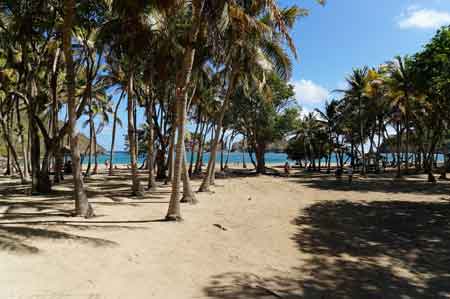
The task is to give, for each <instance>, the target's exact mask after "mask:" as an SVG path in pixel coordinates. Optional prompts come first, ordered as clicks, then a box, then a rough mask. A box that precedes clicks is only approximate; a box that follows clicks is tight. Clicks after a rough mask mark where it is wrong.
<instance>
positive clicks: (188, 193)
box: [180, 145, 198, 204]
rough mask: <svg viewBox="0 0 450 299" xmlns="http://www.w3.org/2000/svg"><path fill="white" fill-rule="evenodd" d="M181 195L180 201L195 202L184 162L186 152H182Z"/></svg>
mask: <svg viewBox="0 0 450 299" xmlns="http://www.w3.org/2000/svg"><path fill="white" fill-rule="evenodd" d="M183 148H184V145H183ZM182 176H183V197H182V198H181V201H180V202H183V203H190V204H196V203H197V202H198V201H197V198H196V197H195V194H194V192H193V191H192V186H191V180H190V179H189V172H188V169H187V163H186V153H183V174H182Z"/></svg>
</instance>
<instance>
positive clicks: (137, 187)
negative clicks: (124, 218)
mask: <svg viewBox="0 0 450 299" xmlns="http://www.w3.org/2000/svg"><path fill="white" fill-rule="evenodd" d="M133 88H134V87H133V74H132V73H131V74H130V76H129V79H128V90H127V92H128V97H127V111H128V142H129V145H130V146H129V152H130V160H131V180H132V187H131V194H132V195H133V196H143V195H144V190H143V188H142V186H141V183H140V182H139V178H138V171H137V161H136V160H137V159H136V134H135V131H136V129H135V123H134V109H133Z"/></svg>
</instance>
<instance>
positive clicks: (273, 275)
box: [0, 173, 450, 299]
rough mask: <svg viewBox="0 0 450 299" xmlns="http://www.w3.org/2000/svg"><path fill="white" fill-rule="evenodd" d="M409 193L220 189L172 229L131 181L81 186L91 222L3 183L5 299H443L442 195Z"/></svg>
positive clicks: (251, 180)
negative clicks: (137, 195)
mask: <svg viewBox="0 0 450 299" xmlns="http://www.w3.org/2000/svg"><path fill="white" fill-rule="evenodd" d="M142 179H145V177H144V176H143V177H142ZM409 180H416V182H415V183H414V186H413V188H412V187H411V185H410V184H409V181H407V180H406V181H402V182H395V183H393V181H392V179H391V178H389V177H386V178H381V177H378V178H377V179H371V178H370V177H369V178H367V179H359V180H358V179H357V180H356V181H355V182H354V183H353V184H352V185H351V186H350V185H348V183H347V182H346V181H345V180H343V181H336V179H335V178H334V177H331V176H326V175H325V174H322V175H317V174H316V175H306V174H301V175H294V176H292V177H290V178H280V177H271V176H248V177H237V178H227V179H219V180H217V186H216V187H215V188H214V192H213V193H208V194H197V197H198V199H199V201H200V203H199V204H198V205H183V206H182V215H183V218H184V221H183V222H181V223H167V222H162V221H161V219H162V218H163V217H164V216H165V213H166V210H167V204H168V200H169V194H170V187H169V186H164V185H161V186H160V187H159V188H158V190H157V191H156V192H152V193H147V195H146V196H145V197H144V198H142V199H130V198H129V197H128V193H129V183H130V181H129V179H128V178H127V174H126V173H119V174H116V175H115V176H114V177H107V176H105V175H98V176H94V177H91V178H89V179H87V180H86V185H87V187H88V191H89V192H88V195H89V197H90V201H91V202H92V203H93V206H94V209H95V211H96V214H97V217H95V218H93V219H89V220H85V219H83V218H75V217H70V216H69V215H70V211H71V210H72V209H73V202H72V201H71V199H70V195H71V194H70V188H69V186H70V180H67V181H66V182H65V183H64V184H63V185H61V186H58V187H56V188H55V189H56V190H57V191H56V192H55V193H54V194H53V195H51V196H46V197H44V196H42V197H39V196H36V197H32V198H31V197H28V196H27V195H25V194H24V193H26V191H24V189H23V188H22V187H21V186H20V185H17V184H16V183H13V182H11V181H8V180H5V179H3V178H2V181H1V183H0V186H1V188H2V197H1V200H0V209H1V211H0V270H1V271H0V289H1V298H7V299H17V298H24V299H25V298H52V299H53V298H77V299H78V298H79V299H82V298H83V299H84V298H89V299H93V298H95V299H100V298H102V299H103V298H105V299H128V298H130V299H131V298H222V299H228V298H229V299H231V298H238V299H239V298H308V299H309V298H449V296H450V285H449V281H450V274H449V272H448V269H449V266H450V261H449V258H448V256H449V253H450V249H449V248H450V246H449V240H450V238H449V237H450V225H449V220H448V219H449V216H450V203H449V198H448V191H449V189H450V185H449V184H448V183H446V182H445V183H439V184H438V185H429V184H426V183H421V182H420V180H423V178H422V177H421V176H418V177H412V178H410V179H409ZM193 184H194V186H198V185H199V181H197V180H195V181H193Z"/></svg>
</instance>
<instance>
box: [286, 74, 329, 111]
mask: <svg viewBox="0 0 450 299" xmlns="http://www.w3.org/2000/svg"><path fill="white" fill-rule="evenodd" d="M291 84H292V85H293V86H294V91H295V98H296V99H297V101H298V102H299V103H300V105H311V104H314V105H317V104H321V103H323V102H325V101H326V100H327V99H328V96H329V94H330V92H329V91H328V90H327V89H326V88H324V87H322V86H320V85H318V84H316V83H314V82H313V81H311V80H304V79H302V80H300V81H294V82H292V83H291Z"/></svg>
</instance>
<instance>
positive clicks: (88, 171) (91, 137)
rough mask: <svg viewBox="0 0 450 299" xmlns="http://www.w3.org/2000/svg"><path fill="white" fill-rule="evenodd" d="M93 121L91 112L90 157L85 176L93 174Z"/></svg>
mask: <svg viewBox="0 0 450 299" xmlns="http://www.w3.org/2000/svg"><path fill="white" fill-rule="evenodd" d="M89 110H91V107H89ZM93 131H94V128H93V121H92V112H89V158H88V165H87V168H86V172H85V174H84V175H85V176H89V175H90V174H91V159H92V147H93V146H92V140H93Z"/></svg>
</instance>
